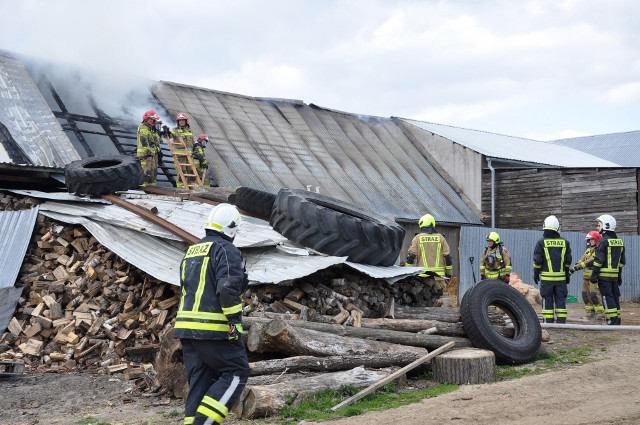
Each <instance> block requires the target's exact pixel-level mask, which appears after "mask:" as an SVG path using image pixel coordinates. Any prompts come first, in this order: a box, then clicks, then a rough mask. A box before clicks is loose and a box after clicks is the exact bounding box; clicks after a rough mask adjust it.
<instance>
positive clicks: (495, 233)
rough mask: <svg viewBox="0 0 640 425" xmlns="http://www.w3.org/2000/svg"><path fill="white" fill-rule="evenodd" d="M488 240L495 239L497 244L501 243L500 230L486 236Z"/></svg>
mask: <svg viewBox="0 0 640 425" xmlns="http://www.w3.org/2000/svg"><path fill="white" fill-rule="evenodd" d="M486 240H487V241H493V242H494V243H495V244H496V245H499V244H500V235H499V234H498V232H491V233H489V234H488V235H487V237H486Z"/></svg>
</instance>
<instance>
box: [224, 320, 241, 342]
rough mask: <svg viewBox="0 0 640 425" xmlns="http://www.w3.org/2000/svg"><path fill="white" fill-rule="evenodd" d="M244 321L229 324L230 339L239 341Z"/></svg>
mask: <svg viewBox="0 0 640 425" xmlns="http://www.w3.org/2000/svg"><path fill="white" fill-rule="evenodd" d="M242 332H243V330H242V323H236V324H235V325H231V324H230V325H229V335H228V339H229V341H237V340H239V339H240V337H241V336H242Z"/></svg>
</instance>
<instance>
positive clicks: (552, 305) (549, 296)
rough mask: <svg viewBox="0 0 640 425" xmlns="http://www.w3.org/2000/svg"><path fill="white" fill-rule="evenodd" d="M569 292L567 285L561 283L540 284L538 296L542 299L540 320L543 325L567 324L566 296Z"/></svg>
mask: <svg viewBox="0 0 640 425" xmlns="http://www.w3.org/2000/svg"><path fill="white" fill-rule="evenodd" d="M568 294H569V290H568V288H567V284H566V283H564V282H561V283H557V282H554V283H549V282H544V281H543V282H541V283H540V296H541V297H542V319H543V321H544V323H554V316H555V318H556V319H557V320H556V323H566V322H567V295H568Z"/></svg>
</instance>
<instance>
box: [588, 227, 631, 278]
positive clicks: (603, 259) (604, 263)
mask: <svg viewBox="0 0 640 425" xmlns="http://www.w3.org/2000/svg"><path fill="white" fill-rule="evenodd" d="M595 257H596V258H595V260H594V261H593V272H594V273H595V274H596V275H597V276H599V277H600V278H603V279H606V280H618V277H619V276H620V271H621V269H622V267H624V264H625V262H626V259H625V250H624V242H623V241H622V239H618V237H617V235H616V234H615V233H614V232H605V233H604V235H603V238H602V240H601V241H600V243H599V244H598V246H597V247H596V252H595Z"/></svg>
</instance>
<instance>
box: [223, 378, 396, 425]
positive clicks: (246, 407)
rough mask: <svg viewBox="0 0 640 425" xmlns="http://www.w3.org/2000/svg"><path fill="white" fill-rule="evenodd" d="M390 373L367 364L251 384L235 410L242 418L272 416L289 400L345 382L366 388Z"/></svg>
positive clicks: (291, 401)
mask: <svg viewBox="0 0 640 425" xmlns="http://www.w3.org/2000/svg"><path fill="white" fill-rule="evenodd" d="M387 375H388V373H386V372H384V371H368V370H365V369H364V367H357V368H354V369H352V370H349V371H346V372H333V373H324V374H322V375H318V376H313V377H308V378H302V379H297V380H293V381H288V382H281V383H278V384H271V385H249V386H247V387H246V388H245V389H244V391H243V392H242V395H241V396H240V400H239V401H238V402H237V403H236V405H235V406H234V408H233V410H232V411H233V412H234V413H235V414H236V415H237V416H238V417H240V418H242V419H253V418H258V417H266V416H271V415H274V414H275V413H277V412H278V410H280V409H282V408H283V407H284V406H286V405H287V404H292V403H294V402H296V401H299V400H301V399H302V398H303V397H305V396H307V395H309V394H313V393H315V392H318V391H320V390H323V389H327V388H334V389H338V388H340V387H343V386H344V385H345V383H349V385H352V386H355V387H357V388H364V387H366V386H368V385H370V384H371V383H373V382H377V381H379V380H381V379H383V378H384V377H386V376H387Z"/></svg>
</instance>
